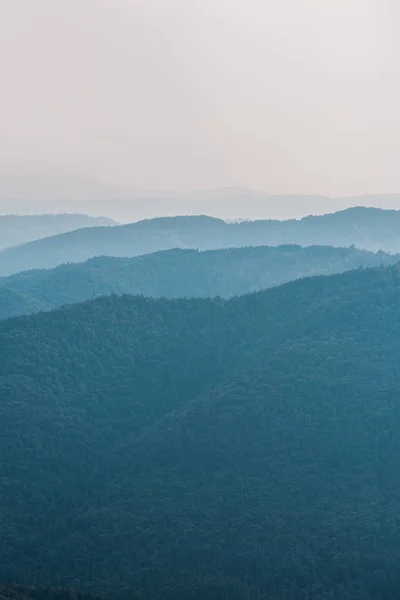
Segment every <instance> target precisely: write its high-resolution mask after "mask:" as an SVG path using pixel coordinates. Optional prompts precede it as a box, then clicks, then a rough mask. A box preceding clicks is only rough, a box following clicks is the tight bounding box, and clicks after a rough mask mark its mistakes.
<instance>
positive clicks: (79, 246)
mask: <svg viewBox="0 0 400 600" xmlns="http://www.w3.org/2000/svg"><path fill="white" fill-rule="evenodd" d="M399 231H400V211H384V210H378V209H367V208H357V209H349V210H346V211H343V212H338V213H334V214H330V215H323V216H319V217H318V216H312V217H307V218H304V219H301V220H299V221H296V220H291V221H250V222H241V223H226V222H225V221H222V220H220V219H214V218H211V217H206V216H198V217H172V218H159V219H151V220H147V221H139V222H138V223H133V224H130V225H123V226H119V227H94V228H90V229H89V228H86V229H79V230H76V231H72V232H70V233H65V234H62V235H59V236H53V237H50V238H46V239H43V240H38V241H35V242H31V243H29V244H24V245H23V246H20V247H18V248H9V249H6V250H3V251H2V252H0V275H3V276H4V275H10V274H12V273H16V272H19V271H26V270H30V269H42V268H51V267H55V266H57V265H59V264H62V263H67V262H82V261H85V260H87V259H88V258H92V257H94V256H102V255H104V256H120V257H133V256H138V255H141V254H148V253H151V252H155V251H159V250H169V249H172V248H196V249H199V250H212V249H214V250H215V249H220V248H232V247H243V246H263V245H270V246H279V245H282V244H299V245H302V246H309V245H329V246H351V245H352V244H354V245H355V246H357V247H359V248H362V249H367V250H371V251H378V250H384V251H387V252H398V251H399V250H400V234H399Z"/></svg>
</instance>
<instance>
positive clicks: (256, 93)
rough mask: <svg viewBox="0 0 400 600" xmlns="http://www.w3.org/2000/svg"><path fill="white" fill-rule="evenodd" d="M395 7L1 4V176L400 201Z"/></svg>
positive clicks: (352, 2)
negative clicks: (379, 196) (387, 196)
mask: <svg viewBox="0 0 400 600" xmlns="http://www.w3.org/2000/svg"><path fill="white" fill-rule="evenodd" d="M399 33H400V3H399V2H398V0H0V77H1V79H0V81H1V95H0V176H1V175H3V176H9V175H12V176H16V177H19V176H21V177H22V176H26V175H30V174H32V173H41V174H42V175H43V174H44V176H47V175H48V176H49V177H54V176H58V175H60V176H63V177H65V176H66V177H69V176H71V177H73V176H77V177H78V176H79V177H90V178H94V179H97V180H100V181H104V182H109V183H118V184H120V185H125V186H132V187H135V188H142V189H176V190H185V189H192V190H195V189H202V188H215V187H220V186H242V187H250V188H253V189H260V190H265V191H267V192H270V193H274V194H279V193H300V194H324V195H329V196H344V195H352V194H363V193H391V192H400V168H399V167H398V157H399V156H400V115H399V108H398V107H399V106H400V35H399Z"/></svg>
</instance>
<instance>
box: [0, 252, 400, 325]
mask: <svg viewBox="0 0 400 600" xmlns="http://www.w3.org/2000/svg"><path fill="white" fill-rule="evenodd" d="M399 257H400V255H390V254H385V253H383V252H378V253H376V254H374V253H372V252H366V251H362V250H357V249H356V248H354V247H353V248H332V247H323V246H309V247H306V248H302V247H301V246H293V245H291V246H278V247H273V246H272V247H262V246H260V247H255V248H252V247H250V248H231V249H227V250H210V251H205V252H198V251H196V250H179V249H177V250H167V251H165V252H157V253H154V254H149V255H144V256H139V257H136V258H130V259H129V258H112V257H98V258H94V259H91V260H89V261H87V262H85V263H78V264H68V265H62V266H60V267H57V268H55V269H53V270H40V271H28V272H23V273H19V274H17V275H12V276H10V277H3V278H0V318H6V317H10V316H16V315H19V314H28V313H32V312H37V311H40V310H51V309H53V308H56V307H59V306H61V305H62V304H73V303H76V302H83V301H84V300H87V299H90V298H94V297H96V296H101V295H105V294H111V293H115V294H141V295H144V296H155V297H168V298H179V297H199V298H201V297H215V296H222V297H225V298H229V297H231V296H239V295H241V294H245V293H249V292H254V291H259V290H262V289H266V288H269V287H272V286H275V285H279V284H282V283H285V282H287V281H291V280H293V279H298V278H300V277H305V276H309V275H319V274H330V273H338V272H343V271H347V270H350V269H355V268H358V267H359V266H380V265H381V264H383V265H390V264H395V263H396V262H397V261H398V260H399Z"/></svg>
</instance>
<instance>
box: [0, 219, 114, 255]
mask: <svg viewBox="0 0 400 600" xmlns="http://www.w3.org/2000/svg"><path fill="white" fill-rule="evenodd" d="M105 225H116V223H115V221H113V220H112V219H108V218H106V217H90V216H88V215H84V214H59V215H54V214H44V215H15V214H10V215H0V249H1V248H6V247H7V246H17V245H20V244H25V243H27V242H31V241H33V240H38V239H41V238H45V237H49V236H52V235H57V234H60V233H66V232H68V231H73V230H74V229H80V228H82V227H95V226H105Z"/></svg>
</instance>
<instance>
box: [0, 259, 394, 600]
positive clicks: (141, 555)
mask: <svg viewBox="0 0 400 600" xmlns="http://www.w3.org/2000/svg"><path fill="white" fill-rule="evenodd" d="M399 300H400V272H399V269H398V267H397V266H393V267H390V268H375V269H359V270H357V271H351V272H346V273H344V274H340V275H331V276H328V277H326V276H325V277H311V278H306V279H300V280H298V281H294V282H290V283H287V284H285V285H283V286H279V287H275V288H272V289H269V290H266V291H263V292H259V293H254V294H249V295H245V296H242V297H239V298H233V299H231V300H225V299H221V298H217V299H176V300H167V299H146V298H143V297H132V296H116V295H112V296H109V297H103V298H99V299H95V300H92V301H88V302H85V303H83V304H78V305H71V306H66V307H63V308H60V309H58V310H55V311H52V312H50V313H40V314H35V315H30V316H25V317H19V318H16V319H7V320H4V321H2V322H1V323H0V397H1V399H2V402H1V404H0V411H1V412H0V455H1V456H2V461H1V463H0V495H1V499H2V510H1V512H0V535H1V539H2V544H1V546H0V580H3V581H6V580H14V581H19V582H21V583H22V584H24V583H26V584H27V583H30V584H40V583H43V582H46V583H48V584H49V585H53V586H70V587H72V588H75V589H87V590H90V591H93V592H107V593H109V594H110V595H117V596H120V597H126V598H128V597H129V598H154V599H155V600H161V599H163V600H164V599H167V600H168V599H171V600H172V599H173V598H182V599H186V598H187V599H189V598H190V599H196V600H197V599H198V600H200V599H201V600H202V599H204V598H205V599H210V600H211V599H213V600H214V599H215V598H216V599H227V598H233V599H235V598H237V599H244V598H266V599H267V598H271V599H275V600H277V599H278V598H279V599H280V598H288V599H289V598H290V599H296V600H297V599H298V598H300V599H303V598H304V599H306V598H307V599H308V600H320V599H321V598H326V599H328V598H329V599H335V600H336V599H337V600H339V599H340V600H343V599H344V600H361V599H362V600H372V599H374V600H375V599H380V600H387V599H393V600H394V599H395V598H398V596H399V590H400V577H399V574H398V565H399V561H400V539H399V533H398V531H399V529H398V525H399V517H398V503H399V500H400V483H399V478H398V464H399V461H400V437H399V435H398V431H399V430H400V408H399V403H398V390H399V385H400V374H399V370H398V364H399V361H400V341H399V340H400V304H399Z"/></svg>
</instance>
